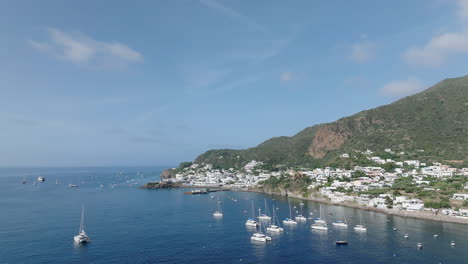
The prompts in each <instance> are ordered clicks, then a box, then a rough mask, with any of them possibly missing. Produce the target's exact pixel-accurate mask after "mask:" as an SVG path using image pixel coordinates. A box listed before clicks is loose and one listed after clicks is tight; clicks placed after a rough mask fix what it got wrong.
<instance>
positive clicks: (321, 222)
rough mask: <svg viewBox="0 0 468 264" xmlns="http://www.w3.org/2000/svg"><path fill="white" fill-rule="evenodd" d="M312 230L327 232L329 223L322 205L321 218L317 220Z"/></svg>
mask: <svg viewBox="0 0 468 264" xmlns="http://www.w3.org/2000/svg"><path fill="white" fill-rule="evenodd" d="M310 228H312V229H316V230H323V231H327V230H328V227H327V221H326V220H325V214H324V213H323V210H322V205H320V217H319V218H316V219H315V223H314V224H312V225H311V226H310Z"/></svg>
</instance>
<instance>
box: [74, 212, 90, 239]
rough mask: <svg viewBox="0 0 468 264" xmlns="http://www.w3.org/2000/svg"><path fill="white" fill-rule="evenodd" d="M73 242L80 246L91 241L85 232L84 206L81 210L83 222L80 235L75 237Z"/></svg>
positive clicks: (81, 222)
mask: <svg viewBox="0 0 468 264" xmlns="http://www.w3.org/2000/svg"><path fill="white" fill-rule="evenodd" d="M73 240H74V241H75V242H76V243H78V244H83V243H89V242H91V239H90V238H89V236H88V235H87V234H86V232H85V231H84V205H83V206H82V208H81V221H80V230H79V232H78V235H76V236H74V237H73Z"/></svg>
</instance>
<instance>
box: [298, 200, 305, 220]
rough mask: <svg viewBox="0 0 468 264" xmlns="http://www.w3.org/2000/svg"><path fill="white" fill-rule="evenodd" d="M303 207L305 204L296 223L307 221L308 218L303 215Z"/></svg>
mask: <svg viewBox="0 0 468 264" xmlns="http://www.w3.org/2000/svg"><path fill="white" fill-rule="evenodd" d="M302 206H304V204H303V203H301V214H300V215H297V216H296V221H301V222H303V221H307V218H306V217H305V216H303V215H302Z"/></svg>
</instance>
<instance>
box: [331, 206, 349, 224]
mask: <svg viewBox="0 0 468 264" xmlns="http://www.w3.org/2000/svg"><path fill="white" fill-rule="evenodd" d="M341 215H342V216H343V220H337V221H335V222H333V223H332V225H333V226H336V227H348V222H346V216H345V215H344V213H343V208H341Z"/></svg>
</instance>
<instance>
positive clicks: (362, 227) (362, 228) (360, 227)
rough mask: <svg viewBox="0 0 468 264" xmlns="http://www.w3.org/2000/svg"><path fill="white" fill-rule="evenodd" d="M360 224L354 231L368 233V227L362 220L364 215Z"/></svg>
mask: <svg viewBox="0 0 468 264" xmlns="http://www.w3.org/2000/svg"><path fill="white" fill-rule="evenodd" d="M360 219H361V220H360V224H359V225H356V226H355V227H354V230H355V231H361V232H365V231H367V227H365V226H364V221H363V220H362V214H361V215H360Z"/></svg>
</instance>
